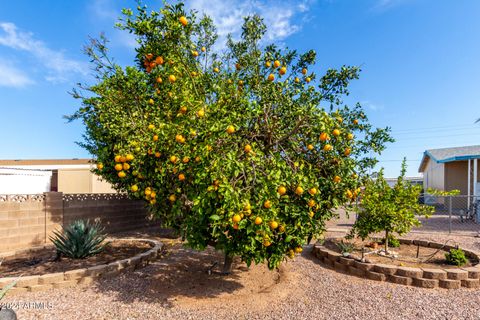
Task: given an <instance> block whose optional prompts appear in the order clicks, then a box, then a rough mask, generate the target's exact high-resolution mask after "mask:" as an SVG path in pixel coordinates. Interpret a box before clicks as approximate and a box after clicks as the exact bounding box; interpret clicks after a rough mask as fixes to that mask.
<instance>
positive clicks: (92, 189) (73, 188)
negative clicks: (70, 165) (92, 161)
mask: <svg viewBox="0 0 480 320" xmlns="http://www.w3.org/2000/svg"><path fill="white" fill-rule="evenodd" d="M58 191H59V192H63V193H115V192H116V191H115V190H113V189H112V187H111V185H110V184H109V183H108V182H106V181H101V180H100V178H99V177H98V176H96V175H94V174H93V173H92V172H90V170H89V169H59V170H58Z"/></svg>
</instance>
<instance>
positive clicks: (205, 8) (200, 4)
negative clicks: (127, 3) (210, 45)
mask: <svg viewBox="0 0 480 320" xmlns="http://www.w3.org/2000/svg"><path fill="white" fill-rule="evenodd" d="M316 1H317V0H244V1H238V0H191V1H186V6H187V9H194V10H197V11H198V12H199V15H200V16H202V15H203V14H207V15H208V16H210V17H211V18H212V19H213V21H214V23H215V26H216V27H217V33H218V36H219V40H218V43H219V45H218V48H217V49H221V48H223V47H224V46H225V43H226V38H227V35H228V34H232V35H233V37H234V38H235V39H238V37H239V36H240V33H241V27H242V24H243V18H244V17H245V16H248V15H252V14H254V13H257V14H260V16H262V17H263V18H264V22H265V24H266V25H267V28H268V31H267V34H266V36H265V38H266V40H268V41H269V42H271V41H276V42H278V41H282V40H284V39H285V38H287V37H288V36H290V35H292V34H294V33H295V32H298V31H299V30H300V29H301V27H302V23H303V22H304V21H303V19H302V17H303V16H305V15H306V14H307V12H308V11H309V9H310V7H311V5H312V4H313V3H315V2H316ZM89 9H90V11H91V12H92V14H93V15H94V16H95V17H97V18H99V19H102V20H105V21H110V22H111V23H112V24H113V23H114V22H115V21H116V20H117V18H118V17H119V16H120V12H119V11H118V10H117V9H116V8H115V6H114V1H113V0H94V1H92V2H91V5H90V6H89ZM113 40H114V41H113V42H112V43H113V44H117V43H119V44H121V45H123V46H126V47H128V48H132V47H136V46H137V43H136V41H135V38H134V37H133V36H132V35H128V36H126V35H125V32H124V31H119V32H114V33H113Z"/></svg>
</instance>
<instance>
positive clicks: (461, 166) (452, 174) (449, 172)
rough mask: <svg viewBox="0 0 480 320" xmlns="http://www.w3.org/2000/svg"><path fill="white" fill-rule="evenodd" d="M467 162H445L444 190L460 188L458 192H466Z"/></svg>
mask: <svg viewBox="0 0 480 320" xmlns="http://www.w3.org/2000/svg"><path fill="white" fill-rule="evenodd" d="M467 175H468V162H467V161H454V162H448V163H445V190H446V191H450V190H454V189H457V190H460V194H465V195H466V194H467V189H468V185H467V183H468V182H467V181H468V180H467Z"/></svg>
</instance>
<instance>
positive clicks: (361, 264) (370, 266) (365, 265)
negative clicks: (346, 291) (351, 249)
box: [353, 261, 375, 271]
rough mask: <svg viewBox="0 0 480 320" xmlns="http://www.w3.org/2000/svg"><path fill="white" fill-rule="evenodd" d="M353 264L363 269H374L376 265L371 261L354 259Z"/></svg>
mask: <svg viewBox="0 0 480 320" xmlns="http://www.w3.org/2000/svg"><path fill="white" fill-rule="evenodd" d="M353 266H354V267H355V268H357V269H360V270H363V271H369V270H372V269H373V267H374V266H375V265H374V264H371V263H366V262H360V261H354V262H353Z"/></svg>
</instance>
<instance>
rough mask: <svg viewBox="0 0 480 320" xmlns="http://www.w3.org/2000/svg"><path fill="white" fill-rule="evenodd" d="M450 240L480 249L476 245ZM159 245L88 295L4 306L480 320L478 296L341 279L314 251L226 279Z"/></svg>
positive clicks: (34, 296)
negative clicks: (142, 262) (135, 267)
mask: <svg viewBox="0 0 480 320" xmlns="http://www.w3.org/2000/svg"><path fill="white" fill-rule="evenodd" d="M412 237H414V238H415V237H418V235H412ZM422 237H425V235H422ZM431 238H432V239H433V238H435V239H438V240H441V239H447V238H453V237H448V236H438V235H437V236H431ZM455 240H456V241H458V242H459V243H462V244H463V245H464V246H466V247H470V248H472V249H476V250H479V249H480V239H478V238H472V237H457V238H455ZM164 241H166V242H167V244H168V245H169V248H170V251H169V253H167V255H166V256H165V257H164V258H162V259H161V260H158V261H157V262H155V263H154V264H152V265H150V266H148V267H146V268H144V269H142V270H139V271H136V272H133V273H130V274H126V275H122V276H120V277H117V278H114V279H104V280H101V281H99V282H98V283H96V284H95V285H93V286H91V287H88V288H75V289H58V290H50V291H47V292H38V293H27V294H23V295H17V296H12V297H8V298H7V299H6V300H5V301H4V302H13V301H21V302H48V303H50V304H51V306H52V308H51V309H43V310H35V309H24V310H18V311H17V314H18V316H19V319H75V320H79V319H82V320H83V319H369V320H374V319H480V291H478V290H471V289H463V288H462V289H459V290H445V289H433V290H429V289H420V288H415V287H406V286H400V285H394V284H391V283H379V282H374V281H370V280H364V279H360V278H356V277H352V276H348V275H343V274H339V273H336V272H335V271H333V270H329V269H326V268H324V267H323V266H322V265H321V264H319V263H318V262H317V261H316V259H315V258H314V257H313V256H311V254H310V250H311V248H305V250H304V253H303V255H302V256H300V257H297V258H296V259H295V260H294V261H290V262H288V263H286V264H284V266H283V267H282V268H281V269H280V271H278V272H277V271H274V272H270V271H268V270H267V269H266V268H265V266H254V267H251V268H250V270H248V269H247V268H246V266H245V265H242V264H237V266H236V268H235V271H234V273H233V274H232V275H231V276H228V277H223V276H219V275H216V274H212V275H208V274H207V273H206V272H205V270H207V269H208V267H209V266H210V265H211V263H212V262H214V261H216V260H217V259H219V258H220V256H219V255H218V254H216V253H215V252H213V251H206V252H201V253H198V252H195V251H191V250H187V249H183V248H182V247H181V246H180V245H179V244H178V243H175V241H172V240H168V239H167V240H165V239H164ZM479 251H480V250H479Z"/></svg>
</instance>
